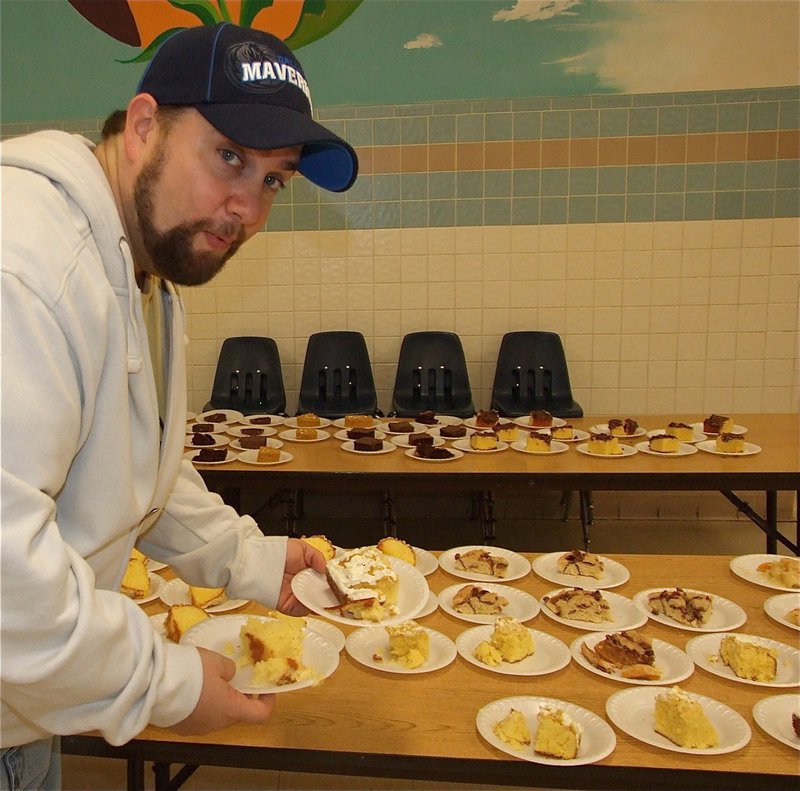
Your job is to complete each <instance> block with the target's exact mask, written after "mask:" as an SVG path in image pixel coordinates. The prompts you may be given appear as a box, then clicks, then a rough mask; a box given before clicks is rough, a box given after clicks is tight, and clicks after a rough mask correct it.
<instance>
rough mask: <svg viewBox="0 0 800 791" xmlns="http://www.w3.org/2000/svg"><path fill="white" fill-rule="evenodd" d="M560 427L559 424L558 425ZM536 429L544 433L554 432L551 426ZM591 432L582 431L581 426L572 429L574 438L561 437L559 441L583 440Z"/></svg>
mask: <svg viewBox="0 0 800 791" xmlns="http://www.w3.org/2000/svg"><path fill="white" fill-rule="evenodd" d="M556 428H558V426H556ZM536 431H538V432H541V433H542V434H552V433H553V432H552V431H551V430H550V429H549V428H537V429H536ZM590 436H591V434H590V433H589V432H588V431H582V430H581V429H579V428H573V429H572V439H559V440H557V441H558V442H583V441H585V440H587V439H589V437H590Z"/></svg>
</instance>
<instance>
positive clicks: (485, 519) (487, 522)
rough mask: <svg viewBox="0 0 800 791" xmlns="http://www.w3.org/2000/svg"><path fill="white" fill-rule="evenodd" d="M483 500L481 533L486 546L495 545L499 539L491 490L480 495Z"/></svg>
mask: <svg viewBox="0 0 800 791" xmlns="http://www.w3.org/2000/svg"><path fill="white" fill-rule="evenodd" d="M480 499H481V509H480V516H481V533H482V535H483V542H484V544H493V543H494V542H495V540H496V538H497V535H496V532H495V522H496V521H497V520H496V519H495V517H494V495H493V494H492V491H491V489H488V490H486V491H483V492H481V493H480Z"/></svg>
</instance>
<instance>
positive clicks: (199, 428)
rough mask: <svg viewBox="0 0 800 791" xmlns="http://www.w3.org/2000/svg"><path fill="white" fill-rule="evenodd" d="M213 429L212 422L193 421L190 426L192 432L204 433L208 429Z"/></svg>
mask: <svg viewBox="0 0 800 791" xmlns="http://www.w3.org/2000/svg"><path fill="white" fill-rule="evenodd" d="M213 430H214V424H213V423H195V424H194V425H193V426H192V432H193V433H199V434H206V433H208V432H209V431H213Z"/></svg>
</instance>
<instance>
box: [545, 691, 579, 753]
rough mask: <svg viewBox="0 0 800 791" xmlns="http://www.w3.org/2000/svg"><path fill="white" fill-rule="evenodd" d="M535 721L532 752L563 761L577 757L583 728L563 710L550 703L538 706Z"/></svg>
mask: <svg viewBox="0 0 800 791" xmlns="http://www.w3.org/2000/svg"><path fill="white" fill-rule="evenodd" d="M537 721H538V724H537V727H536V738H535V740H534V743H533V750H534V752H536V753H538V754H539V755H544V756H547V757H548V758H561V759H563V760H570V759H572V758H575V757H576V756H577V755H578V750H579V749H580V746H581V737H582V736H583V728H582V727H581V725H580V724H579V723H577V722H575V721H574V720H573V719H572V717H570V716H569V714H567V712H566V711H564V709H561V708H559V707H558V706H555V705H553V704H551V703H543V704H540V705H539V713H538V715H537Z"/></svg>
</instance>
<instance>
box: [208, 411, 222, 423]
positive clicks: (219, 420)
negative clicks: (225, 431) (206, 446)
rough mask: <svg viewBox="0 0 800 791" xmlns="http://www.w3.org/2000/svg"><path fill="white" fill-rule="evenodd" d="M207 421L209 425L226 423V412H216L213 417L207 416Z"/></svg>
mask: <svg viewBox="0 0 800 791" xmlns="http://www.w3.org/2000/svg"><path fill="white" fill-rule="evenodd" d="M205 419H206V420H207V421H208V422H209V423H224V422H225V413H224V412H214V414H213V415H206V418H205Z"/></svg>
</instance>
